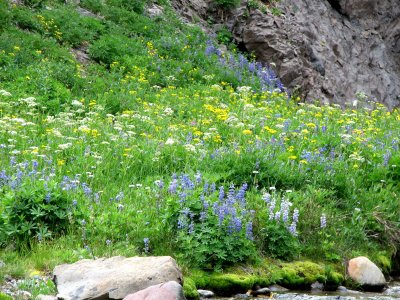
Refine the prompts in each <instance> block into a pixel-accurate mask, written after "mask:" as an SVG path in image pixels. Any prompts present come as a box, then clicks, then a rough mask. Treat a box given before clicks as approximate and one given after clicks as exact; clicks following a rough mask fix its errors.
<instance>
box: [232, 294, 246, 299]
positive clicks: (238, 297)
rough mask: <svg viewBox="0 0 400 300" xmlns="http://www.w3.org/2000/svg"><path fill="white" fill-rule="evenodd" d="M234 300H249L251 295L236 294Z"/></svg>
mask: <svg viewBox="0 0 400 300" xmlns="http://www.w3.org/2000/svg"><path fill="white" fill-rule="evenodd" d="M233 298H234V299H249V298H250V295H247V294H236V295H235V296H233Z"/></svg>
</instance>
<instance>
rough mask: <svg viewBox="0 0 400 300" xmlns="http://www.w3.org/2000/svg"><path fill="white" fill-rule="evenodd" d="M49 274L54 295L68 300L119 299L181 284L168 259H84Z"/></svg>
mask: <svg viewBox="0 0 400 300" xmlns="http://www.w3.org/2000/svg"><path fill="white" fill-rule="evenodd" d="M53 274H54V279H55V282H56V285H57V290H58V293H59V294H60V295H62V296H63V297H64V298H66V299H71V300H84V299H123V298H124V297H125V296H126V295H128V294H132V293H135V292H138V291H140V290H143V289H145V288H147V287H149V286H152V285H156V284H160V283H164V282H168V281H176V282H178V283H182V273H181V271H180V269H179V268H178V266H177V264H176V262H175V260H174V259H173V258H172V257H169V256H159V257H129V258H125V257H122V256H116V257H111V258H100V259H95V260H90V259H84V260H80V261H78V262H76V263H73V264H64V265H60V266H56V267H55V268H54V271H53Z"/></svg>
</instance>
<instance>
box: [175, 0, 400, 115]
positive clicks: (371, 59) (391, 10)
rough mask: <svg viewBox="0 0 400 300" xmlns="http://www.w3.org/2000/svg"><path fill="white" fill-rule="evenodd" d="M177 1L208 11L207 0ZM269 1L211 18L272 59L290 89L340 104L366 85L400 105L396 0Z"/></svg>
mask: <svg viewBox="0 0 400 300" xmlns="http://www.w3.org/2000/svg"><path fill="white" fill-rule="evenodd" d="M176 1H179V5H177V4H176V5H175V7H176V8H177V10H178V11H181V12H184V13H183V15H184V16H185V18H186V19H189V20H191V21H194V19H195V20H197V22H199V21H198V19H199V18H200V19H202V20H203V21H204V20H207V19H209V18H210V16H211V15H213V14H212V11H213V5H212V2H210V1H208V2H207V1H204V0H176ZM274 5H277V6H278V8H279V9H280V11H282V14H281V15H280V16H276V15H273V14H271V13H268V12H267V13H263V12H261V11H260V10H259V9H254V8H251V7H249V5H247V2H246V1H244V2H242V4H241V6H240V7H239V8H237V9H234V10H232V11H231V12H230V13H229V14H225V16H224V20H221V19H218V14H214V15H213V16H214V21H215V22H217V23H224V24H226V25H227V27H228V28H229V29H230V30H231V32H232V34H233V36H234V39H235V40H236V42H237V43H238V44H240V45H241V47H242V48H244V49H246V50H247V51H249V52H253V53H254V54H255V55H256V58H257V60H258V61H261V62H263V63H265V64H268V63H273V65H275V66H276V71H277V73H278V75H279V76H280V78H281V79H282V82H283V83H284V84H285V86H286V87H287V88H288V89H289V91H290V92H295V91H296V92H299V93H300V96H301V97H302V98H303V99H306V100H309V101H315V100H319V101H320V102H322V103H330V104H332V103H338V104H341V105H346V104H350V103H353V100H355V99H356V97H357V96H356V94H357V93H364V94H365V95H366V96H367V99H369V100H371V101H374V102H380V103H383V104H385V105H386V106H388V107H389V109H393V108H394V107H397V106H398V105H399V103H400V5H399V4H398V0H382V1H375V0H321V1H314V0H303V1H297V0H281V1H279V2H277V3H276V4H274ZM182 7H183V8H182ZM194 15H196V16H195V17H193V16H194ZM203 24H204V22H203Z"/></svg>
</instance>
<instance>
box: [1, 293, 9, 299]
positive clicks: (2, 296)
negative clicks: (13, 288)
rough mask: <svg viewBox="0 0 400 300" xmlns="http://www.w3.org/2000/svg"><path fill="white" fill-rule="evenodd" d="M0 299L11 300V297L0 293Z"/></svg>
mask: <svg viewBox="0 0 400 300" xmlns="http://www.w3.org/2000/svg"><path fill="white" fill-rule="evenodd" d="M0 300H12V297H11V296H8V295H6V294H3V293H0Z"/></svg>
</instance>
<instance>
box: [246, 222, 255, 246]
mask: <svg viewBox="0 0 400 300" xmlns="http://www.w3.org/2000/svg"><path fill="white" fill-rule="evenodd" d="M246 238H247V239H249V240H251V241H252V240H253V223H252V222H251V221H249V222H247V224H246Z"/></svg>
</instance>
